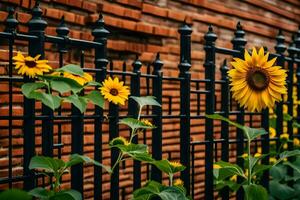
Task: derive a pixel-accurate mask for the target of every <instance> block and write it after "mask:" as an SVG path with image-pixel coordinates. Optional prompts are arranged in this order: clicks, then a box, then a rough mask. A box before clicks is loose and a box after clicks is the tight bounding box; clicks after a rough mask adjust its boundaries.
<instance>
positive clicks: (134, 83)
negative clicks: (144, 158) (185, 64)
mask: <svg viewBox="0 0 300 200" xmlns="http://www.w3.org/2000/svg"><path fill="white" fill-rule="evenodd" d="M132 67H133V72H134V73H135V75H133V76H131V83H130V94H131V95H132V96H140V79H141V71H140V69H141V67H142V63H141V61H140V60H139V59H138V56H137V57H136V60H135V61H134V62H133V63H132ZM128 110H129V115H130V116H133V117H137V115H138V110H137V107H136V102H134V100H133V99H130V100H129V108H128ZM132 142H133V143H135V144H137V143H138V135H136V136H135V137H134V138H133V139H132ZM133 177H134V178H133V190H136V189H138V188H140V187H141V162H140V161H134V162H133Z"/></svg>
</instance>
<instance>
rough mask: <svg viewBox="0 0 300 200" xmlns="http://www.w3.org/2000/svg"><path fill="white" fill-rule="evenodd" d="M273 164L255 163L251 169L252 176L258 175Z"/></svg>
mask: <svg viewBox="0 0 300 200" xmlns="http://www.w3.org/2000/svg"><path fill="white" fill-rule="evenodd" d="M272 166H273V165H262V164H260V165H255V166H254V168H253V169H252V177H254V176H256V175H259V174H260V173H262V172H264V171H266V170H268V169H270V168H272Z"/></svg>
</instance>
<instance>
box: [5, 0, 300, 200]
mask: <svg viewBox="0 0 300 200" xmlns="http://www.w3.org/2000/svg"><path fill="white" fill-rule="evenodd" d="M34 3H35V1H34V0H0V31H2V30H3V29H4V25H3V22H4V20H5V18H6V16H7V12H6V7H7V6H8V5H18V7H17V9H16V11H17V13H18V20H19V22H20V25H19V26H18V31H19V32H27V30H28V28H27V26H26V23H27V22H28V21H29V20H30V14H29V11H30V8H32V7H33V5H34ZM41 7H42V9H43V15H44V18H45V19H46V20H47V21H48V27H47V29H46V33H47V34H50V35H56V32H55V28H56V26H57V25H58V24H59V20H60V18H61V17H62V16H64V17H65V21H66V23H67V26H68V27H70V29H71V32H70V37H74V38H79V39H85V40H93V37H92V35H91V30H92V27H93V26H92V23H93V22H95V20H96V19H97V18H98V14H99V12H102V13H103V15H104V20H105V22H106V24H107V28H108V29H109V30H110V31H111V36H110V38H109V40H108V54H109V58H110V59H112V60H113V62H114V69H121V64H122V62H123V61H124V60H126V63H127V64H128V66H130V65H131V62H132V60H133V59H134V57H135V55H136V54H138V55H139V58H140V59H141V61H142V62H143V64H144V65H145V66H146V65H147V64H148V63H150V62H151V61H152V60H153V59H154V57H155V54H156V53H157V52H160V53H161V59H162V60H163V61H164V66H163V71H164V75H166V76H173V77H177V76H178V69H177V65H178V61H179V40H178V36H179V35H178V33H177V28H178V27H179V26H180V24H181V23H182V22H183V21H184V19H186V21H187V22H188V23H190V24H192V25H193V34H192V42H193V43H192V68H191V72H192V77H193V78H203V77H204V68H203V58H204V51H203V35H204V34H205V32H206V31H207V26H208V24H212V25H213V27H214V31H215V32H216V34H217V35H218V40H217V42H216V44H217V45H218V46H222V47H226V48H232V45H231V42H230V41H231V39H232V37H233V32H234V30H235V26H236V23H237V22H238V21H241V23H242V25H243V28H244V30H245V31H246V39H247V41H248V43H247V48H251V47H253V46H261V45H263V46H266V47H268V49H269V50H271V51H273V47H274V45H275V42H274V37H275V36H276V34H277V32H278V29H279V28H281V29H282V30H283V32H284V34H285V36H287V37H286V40H287V41H290V40H291V39H290V38H291V34H292V32H295V31H296V30H297V27H298V24H299V23H300V2H299V1H298V0H244V1H238V0H173V1H171V0H144V1H142V0H111V1H104V0H42V2H41ZM0 45H1V48H0V75H1V76H2V75H6V74H7V56H8V54H7V51H6V50H5V48H6V46H5V45H2V44H0ZM26 45H27V44H26V43H24V42H21V41H17V45H16V46H17V47H16V48H15V50H21V51H24V52H27V48H26ZM77 55H78V51H76V50H75V51H72V52H70V53H67V54H66V55H65V57H64V61H65V62H66V63H68V62H78V56H77ZM46 58H47V59H49V61H50V63H51V64H52V65H53V66H57V64H58V62H57V60H58V54H57V53H54V52H53V46H51V45H50V44H47V45H46ZM217 59H218V62H217V64H218V65H217V66H219V64H220V61H222V60H223V59H224V56H223V57H220V56H218V57H217ZM86 66H87V67H93V52H90V51H86ZM145 66H143V67H142V71H143V72H145V71H146V67H145ZM127 69H128V70H131V67H128V68H127ZM217 72H218V70H217ZM217 78H219V73H218V74H217ZM145 84H146V83H145V80H142V92H143V93H145ZM0 85H1V87H0V88H1V91H0V92H1V93H0V98H1V100H0V115H7V113H8V106H7V102H8V95H7V94H6V93H5V91H7V90H8V86H7V83H3V82H1V83H0ZM15 86H16V85H15ZM192 87H195V85H193V86H192ZM201 87H203V86H202V85H201ZM217 89H218V88H217ZM14 91H15V93H14V96H13V100H14V105H15V107H14V115H22V113H23V109H22V96H21V94H20V91H19V89H17V87H14ZM163 94H164V99H163V101H164V113H165V114H167V112H168V107H169V105H168V101H169V99H170V98H171V100H172V104H171V107H172V110H173V112H172V114H174V115H175V114H178V113H179V90H178V84H175V83H173V82H167V81H165V82H164V93H163ZM217 100H218V102H219V100H220V98H217ZM203 105H204V100H203V97H202V96H201V106H202V107H201V108H202V109H201V110H202V111H203ZM191 106H192V112H193V113H192V114H196V96H195V95H192V103H191ZM37 107H38V108H39V107H40V104H37ZM68 108H69V106H65V109H66V110H67V109H68ZM88 113H92V107H90V110H89V111H88ZM39 123H40V122H37V128H36V131H37V140H36V142H37V144H40V143H41V139H40V132H41V128H40V126H39ZM202 124H203V120H192V122H191V131H192V137H193V140H203V138H204V134H203V133H204V127H203V125H202ZM13 125H14V127H15V128H14V132H13V135H14V139H13V144H14V149H13V155H14V160H13V161H14V162H13V163H14V165H15V166H16V167H15V168H14V171H13V174H14V175H19V174H21V173H22V168H21V167H19V166H22V165H21V162H22V161H21V160H20V158H21V156H22V154H23V151H22V148H21V147H22V143H23V140H22V137H21V136H22V130H21V128H22V125H23V124H22V121H21V120H14V121H13ZM0 126H1V130H0V138H1V139H0V147H1V148H0V155H1V159H0V177H7V165H8V161H7V155H8V151H7V144H8V143H7V142H8V140H7V134H8V131H7V126H8V121H5V120H0ZM57 127H58V126H56V127H55V132H57ZM62 129H63V131H62V132H63V142H64V143H65V147H64V148H63V153H64V154H67V153H69V152H70V137H69V134H70V129H71V128H70V124H69V123H65V124H63V125H62ZM104 129H105V130H107V126H106V125H104ZM163 129H164V133H163V136H164V140H163V150H164V154H163V157H164V158H167V157H170V158H171V159H173V160H178V159H179V146H178V142H179V138H178V135H179V133H178V129H179V123H178V120H175V119H173V120H164V126H163ZM216 131H219V128H216ZM123 132H124V131H123ZM123 132H122V133H121V134H127V132H124V133H123ZM150 137H151V134H150V133H147V138H150ZM217 137H218V136H217ZM55 140H57V137H55ZM103 140H104V141H105V144H104V148H105V151H104V152H103V155H104V158H105V161H104V162H105V163H106V164H109V151H108V146H107V141H108V135H107V133H106V134H104V135H103ZM148 141H150V140H148ZM93 142H94V141H93V126H92V125H90V123H89V121H86V125H85V152H86V154H87V155H90V156H93V145H92V144H93ZM148 143H149V142H148ZM36 150H37V152H40V147H38V148H36ZM203 150H204V146H197V147H196V151H197V154H196V155H195V156H196V166H197V169H196V176H195V179H196V182H197V183H196V184H195V187H196V190H195V194H196V197H195V199H201V198H202V197H203V185H204V182H203V180H204V175H203V171H204V160H203V159H202V158H203V157H204V156H205V155H204V152H203ZM56 153H57V151H56ZM232 155H233V154H232ZM130 166H132V163H131V162H128V163H126V169H125V170H121V183H120V185H121V186H122V187H124V188H125V191H126V193H127V194H130V193H131V185H132V175H131V174H132V173H131V172H132V168H131V167H130ZM143 170H144V171H145V168H143ZM68 178H69V177H68V176H66V177H65V178H64V180H65V181H66V182H65V183H66V184H68V183H67V180H68ZM103 178H104V180H105V181H108V180H109V176H108V175H105V176H104V177H103ZM143 180H145V175H144V176H143ZM92 186H93V171H92V168H91V167H86V168H85V184H84V187H85V189H86V192H85V194H84V195H85V197H86V198H88V197H90V196H91V191H92ZM5 187H7V185H2V188H5ZM103 188H104V196H105V198H106V199H109V198H108V192H109V184H108V183H105V184H104V185H103Z"/></svg>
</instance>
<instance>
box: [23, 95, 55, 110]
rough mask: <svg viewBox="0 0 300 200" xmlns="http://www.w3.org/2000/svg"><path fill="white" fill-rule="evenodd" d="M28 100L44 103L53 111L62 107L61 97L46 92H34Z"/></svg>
mask: <svg viewBox="0 0 300 200" xmlns="http://www.w3.org/2000/svg"><path fill="white" fill-rule="evenodd" d="M28 98H30V99H36V100H39V101H42V103H43V104H44V105H46V106H48V107H49V108H51V109H52V110H55V109H57V108H58V107H60V103H61V97H59V96H56V95H52V94H47V93H44V92H35V91H33V92H31V93H30V94H29V96H28Z"/></svg>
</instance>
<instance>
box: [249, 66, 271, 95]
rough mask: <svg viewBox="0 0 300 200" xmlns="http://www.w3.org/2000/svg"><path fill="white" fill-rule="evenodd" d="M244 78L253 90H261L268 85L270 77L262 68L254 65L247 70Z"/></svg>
mask: <svg viewBox="0 0 300 200" xmlns="http://www.w3.org/2000/svg"><path fill="white" fill-rule="evenodd" d="M246 80H247V83H248V85H249V86H250V87H251V88H252V89H253V90H256V91H261V90H264V89H266V88H267V87H268V85H269V81H270V77H269V75H268V72H266V71H265V70H264V69H261V68H258V67H254V68H252V69H250V70H249V71H248V73H247V77H246Z"/></svg>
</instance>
